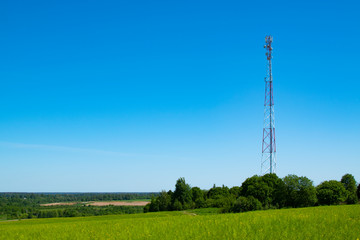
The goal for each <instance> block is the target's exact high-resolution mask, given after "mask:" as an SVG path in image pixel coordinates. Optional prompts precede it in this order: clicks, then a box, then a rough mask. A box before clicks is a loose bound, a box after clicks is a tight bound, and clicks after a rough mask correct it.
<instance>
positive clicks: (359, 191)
mask: <svg viewBox="0 0 360 240" xmlns="http://www.w3.org/2000/svg"><path fill="white" fill-rule="evenodd" d="M356 193H357V197H358V199H360V184H359V185H358V187H357V190H356Z"/></svg>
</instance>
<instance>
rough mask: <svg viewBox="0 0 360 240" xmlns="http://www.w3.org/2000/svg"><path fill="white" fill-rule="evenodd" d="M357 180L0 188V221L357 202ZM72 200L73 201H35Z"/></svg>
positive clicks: (273, 176) (359, 189)
mask: <svg viewBox="0 0 360 240" xmlns="http://www.w3.org/2000/svg"><path fill="white" fill-rule="evenodd" d="M359 198H360V184H359V185H357V183H356V181H355V178H354V177H353V175H351V174H345V175H344V176H343V177H342V178H341V180H340V181H336V180H330V181H324V182H322V183H321V184H319V185H318V186H314V185H313V181H311V180H310V179H308V178H307V177H299V176H296V175H288V176H286V177H284V178H279V177H278V176H277V175H276V174H266V175H263V176H257V175H255V176H252V177H250V178H247V179H246V180H245V181H244V182H243V183H242V185H241V186H234V187H232V188H228V187H226V186H224V185H223V186H215V185H214V186H213V187H212V188H211V189H209V190H203V189H200V188H199V187H191V186H190V185H189V184H188V183H186V181H185V179H184V178H179V179H178V180H177V181H176V184H175V190H174V191H171V190H170V191H162V192H160V193H0V220H8V219H30V218H53V217H80V216H98V215H110V214H112V215H113V214H130V213H142V212H145V213H146V212H158V211H180V210H187V209H195V208H218V210H219V213H227V212H246V211H254V210H266V209H277V208H300V207H311V206H319V205H337V204H358V203H359ZM128 200H147V201H150V200H151V201H150V203H149V204H148V205H146V206H145V207H144V206H113V205H110V206H91V205H88V204H86V202H90V201H128ZM58 202H65V203H66V202H72V203H74V204H73V205H66V206H64V205H56V206H41V204H45V203H58Z"/></svg>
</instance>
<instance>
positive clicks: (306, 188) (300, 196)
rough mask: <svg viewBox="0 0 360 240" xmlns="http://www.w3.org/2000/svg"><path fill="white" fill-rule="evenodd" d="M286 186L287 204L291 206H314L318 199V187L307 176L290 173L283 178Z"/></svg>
mask: <svg viewBox="0 0 360 240" xmlns="http://www.w3.org/2000/svg"><path fill="white" fill-rule="evenodd" d="M283 181H284V184H285V188H286V197H285V199H286V205H287V206H290V207H308V206H313V205H314V204H315V203H316V201H317V197H316V189H315V187H314V186H313V182H312V181H311V180H310V179H308V178H307V177H298V176H296V175H291V174H290V175H288V176H286V177H284V179H283Z"/></svg>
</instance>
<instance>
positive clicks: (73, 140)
mask: <svg viewBox="0 0 360 240" xmlns="http://www.w3.org/2000/svg"><path fill="white" fill-rule="evenodd" d="M359 9H360V2H359V1H358V0H353V1H349V0H344V1H332V0H326V1H325V0H323V1H320V0H316V1H314V0H311V1H310V0H305V1H209V0H206V1H193V0H192V1H157V0H154V1H136V0H135V1H74V0H71V1H64V0H62V1H45V0H44V1H16V0H13V1H10V0H8V1H6V0H5V1H2V2H1V6H0V21H1V22H0V25H1V36H0V83H1V84H0V163H1V165H0V171H1V173H0V191H50V192H54V191H82V192H84V191H102V192H106V191H116V192H120V191H160V190H162V189H165V190H168V189H173V188H174V185H175V181H176V179H177V178H179V177H185V178H186V180H187V181H188V182H189V183H190V184H191V185H192V186H199V187H201V188H210V187H211V186H212V185H213V184H214V183H215V184H217V185H221V184H225V185H227V186H229V187H231V186H234V185H241V183H242V182H243V181H244V180H245V179H246V178H247V177H250V176H252V175H254V174H259V173H260V166H261V164H260V161H261V139H262V127H263V101H264V87H265V86H264V76H265V73H266V71H265V70H266V69H265V67H266V59H265V51H264V49H263V45H264V37H265V35H267V34H272V35H273V36H274V44H273V45H274V53H273V55H274V59H273V64H274V65H273V73H274V88H275V90H274V94H275V111H276V113H275V114H276V131H277V150H278V154H277V162H278V168H277V174H278V175H279V176H280V177H284V176H286V175H287V174H297V175H304V176H307V177H309V178H310V179H312V180H314V182H315V184H318V183H320V182H321V181H324V180H329V179H336V180H340V178H341V176H342V175H344V174H345V173H351V174H353V175H354V176H355V178H356V180H357V181H360V151H359V149H360V125H359V123H360V120H359V119H360V74H359V68H360V50H359V49H360V47H359V42H360V25H359V24H360V14H359Z"/></svg>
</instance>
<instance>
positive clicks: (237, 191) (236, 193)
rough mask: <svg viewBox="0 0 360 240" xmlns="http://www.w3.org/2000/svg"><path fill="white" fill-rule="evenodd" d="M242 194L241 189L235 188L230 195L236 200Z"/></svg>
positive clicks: (231, 189)
mask: <svg viewBox="0 0 360 240" xmlns="http://www.w3.org/2000/svg"><path fill="white" fill-rule="evenodd" d="M240 193H241V188H240V187H238V186H234V187H232V188H230V194H231V195H234V196H235V197H236V198H239V197H240Z"/></svg>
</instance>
